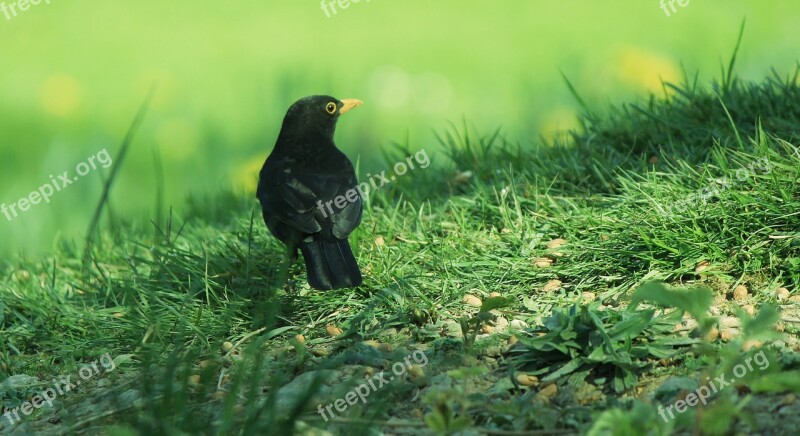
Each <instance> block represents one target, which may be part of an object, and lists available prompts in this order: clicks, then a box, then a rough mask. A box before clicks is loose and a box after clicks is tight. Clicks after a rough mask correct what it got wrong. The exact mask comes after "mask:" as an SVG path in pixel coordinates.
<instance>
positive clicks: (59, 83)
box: [40, 74, 83, 117]
mask: <svg viewBox="0 0 800 436" xmlns="http://www.w3.org/2000/svg"><path fill="white" fill-rule="evenodd" d="M40 93H41V98H42V107H43V108H44V110H45V112H47V113H49V114H51V115H56V116H60V117H67V116H70V115H73V114H74V113H75V112H76V111H77V110H78V107H79V106H80V104H81V99H82V94H83V90H82V88H81V84H80V83H79V82H78V81H77V80H75V78H74V77H72V76H68V75H66V74H54V75H52V76H50V77H48V78H47V79H46V80H45V81H44V83H42V87H41V90H40Z"/></svg>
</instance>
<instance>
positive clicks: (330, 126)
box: [256, 95, 363, 289]
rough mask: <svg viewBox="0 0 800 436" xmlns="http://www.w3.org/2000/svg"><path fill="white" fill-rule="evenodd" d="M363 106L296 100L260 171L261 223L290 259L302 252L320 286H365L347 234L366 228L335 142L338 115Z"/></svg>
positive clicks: (353, 102) (350, 167) (312, 282)
mask: <svg viewBox="0 0 800 436" xmlns="http://www.w3.org/2000/svg"><path fill="white" fill-rule="evenodd" d="M361 104H362V102H361V101H360V100H355V99H344V100H337V99H335V98H333V97H328V96H322V95H317V96H312V97H306V98H303V99H300V100H298V101H297V102H295V103H294V104H293V105H292V106H291V107H290V108H289V111H288V112H286V116H285V117H284V119H283V126H282V127H281V132H280V134H279V135H278V141H277V142H276V143H275V148H274V149H273V150H272V153H271V154H270V155H269V157H267V161H266V162H264V167H263V168H261V173H260V174H259V180H258V191H257V193H256V196H257V197H258V200H259V201H260V202H261V209H262V211H263V214H264V222H265V223H266V225H267V228H269V230H270V231H271V232H272V234H273V235H275V237H276V238H278V239H279V240H281V242H283V243H284V244H286V248H287V250H288V253H289V259H290V261H294V260H295V259H297V249H298V248H299V249H300V252H302V253H303V258H304V259H305V263H306V271H307V272H308V283H309V284H310V285H311V287H313V288H315V289H336V288H348V287H354V286H358V285H360V284H361V271H360V270H359V268H358V263H356V259H355V257H354V256H353V251H352V250H351V249H350V244H349V242H348V241H347V237H348V236H349V235H350V233H351V232H352V231H353V230H355V228H356V227H358V225H359V224H360V223H361V213H362V211H363V206H362V203H361V200H362V199H361V196H360V195H353V193H354V191H355V188H356V187H357V186H358V180H357V179H356V173H355V170H354V169H353V164H352V163H351V162H350V160H349V159H348V158H347V156H345V155H344V153H342V152H341V151H340V150H339V149H338V148H336V144H334V142H333V133H334V131H335V130H336V121H337V120H338V119H339V116H340V115H341V114H343V113H345V112H347V111H349V110H350V109H353V108H354V107H357V106H359V105H361ZM356 194H358V193H357V192H356Z"/></svg>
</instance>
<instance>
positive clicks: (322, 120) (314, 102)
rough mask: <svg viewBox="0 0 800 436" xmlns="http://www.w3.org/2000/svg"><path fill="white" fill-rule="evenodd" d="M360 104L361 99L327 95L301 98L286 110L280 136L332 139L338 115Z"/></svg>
mask: <svg viewBox="0 0 800 436" xmlns="http://www.w3.org/2000/svg"><path fill="white" fill-rule="evenodd" d="M361 104H363V102H362V101H361V100H356V99H349V98H346V99H342V100H339V99H336V98H333V97H330V96H327V95H314V96H311V97H305V98H301V99H300V100H297V101H296V102H295V103H294V104H293V105H292V106H291V107H290V108H289V110H288V111H287V112H286V117H284V119H283V127H281V136H284V135H287V136H288V137H291V138H294V139H299V138H308V139H331V140H332V139H333V133H334V131H335V130H336V121H337V120H338V119H339V116H340V115H342V114H344V113H346V112H347V111H349V110H350V109H353V108H355V107H358V106H360V105H361Z"/></svg>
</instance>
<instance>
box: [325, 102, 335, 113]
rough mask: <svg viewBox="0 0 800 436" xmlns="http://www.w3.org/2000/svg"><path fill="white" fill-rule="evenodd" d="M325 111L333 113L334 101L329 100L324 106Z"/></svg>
mask: <svg viewBox="0 0 800 436" xmlns="http://www.w3.org/2000/svg"><path fill="white" fill-rule="evenodd" d="M325 111H326V112H328V113H329V114H331V115H333V114H335V113H336V103H334V102H330V103H328V105H327V106H325Z"/></svg>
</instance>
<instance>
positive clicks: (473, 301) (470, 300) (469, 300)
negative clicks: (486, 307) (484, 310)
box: [461, 294, 483, 307]
mask: <svg viewBox="0 0 800 436" xmlns="http://www.w3.org/2000/svg"><path fill="white" fill-rule="evenodd" d="M461 302H463V303H465V304H467V305H470V306H475V307H481V305H482V304H483V302H482V301H481V299H480V298H478V297H476V296H474V295H472V294H465V295H464V298H462V299H461Z"/></svg>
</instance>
